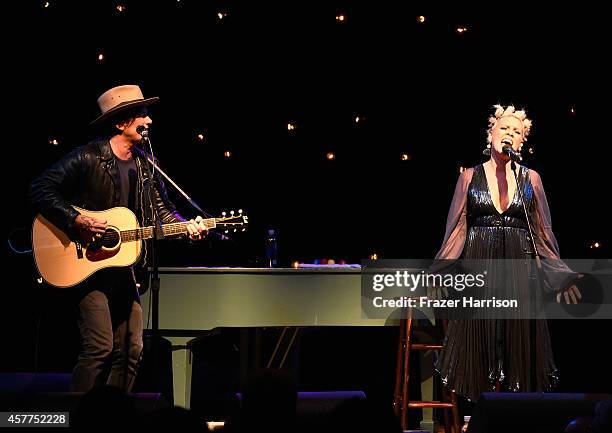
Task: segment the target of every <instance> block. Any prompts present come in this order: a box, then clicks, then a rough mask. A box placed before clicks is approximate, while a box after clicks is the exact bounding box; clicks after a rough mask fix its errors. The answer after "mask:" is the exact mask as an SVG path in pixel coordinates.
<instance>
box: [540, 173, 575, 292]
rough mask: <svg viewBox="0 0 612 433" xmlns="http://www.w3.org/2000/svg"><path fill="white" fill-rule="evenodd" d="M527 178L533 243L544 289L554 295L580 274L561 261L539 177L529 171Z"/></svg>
mask: <svg viewBox="0 0 612 433" xmlns="http://www.w3.org/2000/svg"><path fill="white" fill-rule="evenodd" d="M529 178H530V180H531V185H532V187H533V193H534V205H533V206H532V207H531V209H530V220H531V224H532V229H533V237H534V241H535V244H536V247H537V249H538V253H539V254H540V257H541V259H542V269H543V271H544V280H545V281H544V282H545V287H544V289H545V290H546V291H547V292H553V293H556V292H559V291H561V290H563V289H566V288H567V287H568V286H569V285H571V284H572V283H573V282H575V280H577V279H578V278H580V274H578V273H577V272H574V271H572V270H571V269H570V268H569V267H568V266H567V265H566V264H565V263H564V262H563V261H562V260H561V256H560V254H559V245H558V244H557V239H556V238H555V235H554V233H553V231H552V224H551V219H550V209H549V208H548V201H547V200H546V193H545V192H544V187H543V185H542V179H541V178H540V175H539V174H538V173H537V172H536V171H534V170H529Z"/></svg>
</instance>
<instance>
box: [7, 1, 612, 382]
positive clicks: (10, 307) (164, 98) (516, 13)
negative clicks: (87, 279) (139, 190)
mask: <svg viewBox="0 0 612 433" xmlns="http://www.w3.org/2000/svg"><path fill="white" fill-rule="evenodd" d="M19 3H21V4H20V5H19V7H20V8H21V10H19V11H15V12H11V13H10V14H7V18H9V19H12V20H14V22H15V23H16V24H17V25H16V26H15V30H12V31H11V34H10V35H8V36H7V37H6V38H5V45H6V47H5V49H4V50H3V51H4V53H3V69H4V72H5V73H7V72H8V75H6V74H5V76H7V78H5V80H4V89H3V90H4V100H3V105H4V109H5V113H6V114H5V115H4V121H5V127H4V132H5V140H6V141H5V143H4V149H5V153H4V156H5V162H6V163H5V164H4V168H5V174H4V179H5V181H4V185H5V187H4V191H5V195H4V197H5V198H4V200H5V221H6V222H5V225H4V227H5V236H6V237H7V238H10V239H11V240H12V242H13V243H14V244H15V245H17V246H21V245H22V244H24V243H27V242H24V239H26V240H27V238H28V236H29V227H30V224H31V215H30V210H29V208H28V202H27V188H28V183H29V182H30V181H31V179H32V178H33V177H34V176H35V175H37V174H38V173H40V171H41V170H42V169H43V168H44V167H47V166H48V165H50V164H51V163H52V162H54V161H55V160H57V159H58V158H60V157H61V156H62V155H64V154H65V153H66V152H68V151H69V150H70V149H72V148H74V147H76V146H79V145H82V144H85V143H86V142H87V141H88V140H89V139H90V138H92V137H93V136H94V135H95V131H93V130H91V129H90V128H89V127H88V124H89V122H90V121H91V120H93V119H94V118H95V117H97V115H98V111H97V105H96V99H97V97H98V96H99V95H100V94H101V93H102V92H103V91H105V90H107V89H108V88H110V87H113V86H116V85H120V84H139V85H140V86H141V88H142V89H143V91H144V93H145V97H147V96H159V97H160V101H159V102H158V103H157V104H155V105H153V106H151V109H150V114H151V117H152V118H153V122H154V123H153V126H152V135H151V137H152V142H153V145H154V149H155V152H156V155H157V156H158V157H159V159H160V161H161V164H162V168H164V169H165V170H166V171H167V172H168V173H169V174H170V175H171V176H173V178H174V179H175V180H176V181H177V182H178V183H179V184H180V185H181V186H182V187H183V188H184V189H185V190H186V191H187V192H188V193H189V194H190V195H191V196H192V197H193V198H194V199H195V200H196V201H197V202H198V203H200V204H201V206H203V207H204V208H205V209H206V210H207V211H208V212H210V213H211V214H215V215H216V214H218V213H219V212H221V211H222V210H230V209H238V208H242V209H244V211H245V212H246V213H247V214H248V215H249V218H250V222H251V226H250V227H249V230H248V231H247V232H245V233H244V234H240V235H238V236H236V237H234V238H233V240H232V241H227V242H221V241H217V240H215V239H211V240H208V241H204V242H201V243H198V244H193V245H190V244H188V243H187V242H183V243H181V242H169V243H166V244H165V245H164V249H163V251H162V257H161V261H162V265H179V266H180V265H202V266H212V265H223V266H231V265H246V266H257V265H261V264H262V263H263V256H264V240H265V233H266V229H268V228H275V229H277V230H278V239H279V248H280V250H279V251H280V258H281V263H282V264H285V265H286V264H288V263H290V262H291V261H293V260H300V261H305V262H313V261H314V260H316V259H322V258H333V259H334V260H336V261H339V260H341V259H343V260H346V261H347V262H349V263H358V262H359V261H360V260H361V259H362V258H366V257H368V256H370V255H371V254H373V253H376V254H377V255H378V256H379V257H382V258H427V257H431V256H432V255H433V254H435V252H436V251H437V248H438V247H439V245H440V243H441V241H442V237H443V234H444V224H445V220H446V213H447V210H448V206H449V204H450V199H451V197H452V193H453V189H454V185H455V182H456V179H457V176H458V175H459V169H460V167H461V166H463V167H469V166H473V165H476V164H479V163H481V162H483V161H484V157H483V155H482V153H481V152H482V149H483V148H484V147H485V144H486V142H485V127H486V125H487V118H488V115H489V113H490V112H491V105H492V104H495V103H503V104H509V103H514V104H515V105H516V106H517V107H525V108H526V109H527V112H528V116H529V117H530V118H531V119H533V122H534V126H533V128H532V134H531V137H530V139H529V141H528V142H527V144H526V146H525V150H527V149H529V148H532V149H533V154H530V153H527V157H526V161H525V163H526V165H528V166H529V167H530V168H533V169H535V170H537V171H538V172H539V173H540V174H541V176H542V179H543V182H544V187H545V189H546V192H547V195H548V200H549V204H550V208H551V212H552V217H553V230H554V232H555V233H556V235H557V238H558V241H559V244H560V246H561V253H562V256H563V257H566V258H590V257H610V244H611V242H612V239H611V236H610V232H611V231H610V229H609V224H610V214H609V211H607V210H605V207H606V206H605V205H606V204H607V203H606V202H607V201H608V199H605V197H608V196H609V194H610V193H609V191H608V190H609V186H610V180H609V173H610V167H609V161H610V159H609V157H610V145H611V144H612V143H611V140H610V133H609V131H608V130H609V125H610V115H609V104H608V101H609V90H610V89H609V74H608V69H607V67H604V61H605V60H606V59H605V57H606V56H607V54H605V53H606V52H607V51H606V48H607V44H608V43H607V41H608V40H609V37H610V35H609V33H610V30H609V29H610V27H609V25H606V23H604V22H603V21H604V20H603V16H602V14H601V13H599V12H598V11H596V10H590V9H587V8H586V7H575V8H566V9H555V10H554V11H547V12H546V13H538V12H534V11H531V10H527V8H526V5H525V4H524V3H509V4H508V5H506V6H499V8H495V10H494V9H489V6H487V11H486V13H485V12H484V11H480V12H478V13H474V12H471V11H467V10H461V11H457V10H455V11H453V10H450V9H446V10H444V11H443V12H442V11H439V10H433V9H431V8H429V7H427V6H426V3H425V2H416V3H414V2H411V3H410V5H409V6H406V5H403V6H402V5H400V4H399V3H400V2H381V1H375V2H363V3H362V2H359V3H353V2H282V3H278V4H274V3H262V2H244V3H237V2H218V1H210V2H209V1H206V2H204V1H201V2H197V1H189V0H181V1H180V2H177V1H170V0H167V1H159V2H134V1H127V0H126V1H124V2H112V1H99V2H78V3H77V2H60V1H50V2H49V6H48V7H45V3H46V2H41V1H37V2H29V3H28V2H19ZM118 5H124V6H125V9H124V10H123V11H119V10H118V8H117V6H118ZM219 14H221V16H220V15H219ZM224 14H225V15H224ZM419 14H424V17H425V21H424V22H419V20H418V19H417V17H418V16H419ZM340 15H342V16H344V17H345V18H344V20H343V21H340V19H339V18H337V17H339V16H340ZM458 28H465V29H466V31H463V32H459V31H458V30H457V29H458ZM100 54H102V55H103V59H102V60H100V59H99V55H100ZM356 117H359V121H356ZM288 123H292V124H294V125H295V129H293V130H288ZM198 134H202V135H203V137H204V138H203V140H200V139H199V138H198ZM7 135H8V136H7ZM53 140H57V143H58V144H53ZM226 151H229V152H231V156H230V157H229V158H227V157H225V156H224V152H226ZM328 152H334V154H335V159H334V160H328V159H327V158H326V154H327V153H328ZM404 154H405V155H408V158H407V159H408V160H402V155H404ZM171 197H172V198H173V199H174V201H175V203H176V204H177V206H178V208H179V209H180V210H181V211H182V212H183V213H184V214H185V215H186V216H195V214H194V213H193V212H192V211H191V209H190V208H189V206H188V205H187V204H186V202H185V201H184V200H183V199H182V198H180V197H179V196H178V195H177V194H175V193H174V192H173V191H171ZM596 242H597V243H598V245H599V248H594V245H595V243H596ZM5 263H6V265H7V267H6V269H5V271H4V281H5V283H4V284H3V287H4V292H5V293H4V299H3V300H2V305H3V307H5V309H6V310H7V311H6V313H5V314H3V317H4V318H5V319H7V324H6V325H5V326H4V327H3V328H2V330H3V331H2V333H3V334H2V335H3V343H2V344H3V346H4V347H3V349H2V353H3V356H2V361H1V362H2V365H3V366H2V370H3V371H33V370H34V369H35V368H38V369H39V370H41V371H69V370H70V369H71V368H72V363H73V361H74V356H75V350H76V348H75V342H76V334H75V333H76V330H75V329H74V327H73V324H72V319H71V317H70V315H69V314H68V312H69V309H68V307H67V306H66V305H65V304H64V303H63V302H62V301H61V300H62V295H59V296H49V294H48V293H47V294H46V295H42V294H41V293H39V292H38V291H37V289H36V288H35V284H34V282H33V279H32V277H31V272H30V270H31V269H30V267H31V256H30V255H27V254H23V255H19V254H14V253H12V252H11V251H10V249H9V248H8V247H7V248H5ZM41 311H42V314H43V316H42V317H43V319H42V322H41V323H42V325H41V326H38V329H39V332H41V335H40V337H41V338H40V339H39V341H40V343H39V346H38V353H39V357H38V365H35V364H36V362H35V359H36V356H35V355H36V353H35V352H36V350H37V349H36V347H35V344H34V341H35V340H36V338H35V335H36V332H37V323H38V317H39V312H41ZM551 327H552V332H553V340H554V342H553V343H557V344H555V345H554V347H555V350H556V353H557V359H558V364H559V366H560V367H561V369H562V371H565V372H567V373H566V374H565V376H564V381H562V390H568V391H610V390H611V388H610V387H609V383H606V382H602V380H601V374H603V373H602V372H601V370H600V367H602V366H603V365H604V364H605V363H604V361H603V360H602V356H603V355H602V354H603V351H602V350H603V349H602V345H603V343H604V340H605V339H606V335H607V333H608V332H609V331H610V324H609V323H607V322H594V321H586V320H585V321H573V322H567V323H566V322H556V323H553V324H552V325H551ZM367 341H368V340H361V341H359V342H358V343H357V341H356V344H359V345H361V346H363V345H364V344H368V343H367ZM329 346H330V347H332V346H333V344H330V345H329ZM344 355H345V356H347V357H350V356H351V353H350V352H349V353H346V354H344ZM344 355H343V356H344ZM361 355H362V356H366V355H363V354H361ZM339 356H340V355H339ZM367 356H370V357H372V358H375V357H376V354H375V353H370V354H369V355H367ZM367 356H366V358H367ZM362 359H363V358H362ZM364 362H365V361H364ZM390 364H392V360H391V362H390ZM364 368H365V367H364ZM604 375H605V376H608V375H607V374H604ZM607 380H609V379H607Z"/></svg>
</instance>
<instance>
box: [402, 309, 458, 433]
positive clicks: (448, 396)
mask: <svg viewBox="0 0 612 433" xmlns="http://www.w3.org/2000/svg"><path fill="white" fill-rule="evenodd" d="M412 314H413V312H412V307H407V308H406V318H405V319H402V320H400V325H399V326H400V335H399V343H398V349H397V366H396V370H395V394H394V398H393V409H394V411H395V415H396V416H397V417H399V419H400V423H401V426H402V430H407V429H408V409H424V408H438V409H444V431H445V432H447V433H448V429H449V427H450V428H451V429H450V430H451V432H453V433H460V432H461V430H460V425H459V410H458V408H457V396H456V395H455V393H454V392H452V391H449V390H446V389H443V390H442V395H443V400H442V401H409V398H408V387H409V379H410V351H411V350H440V349H442V345H441V344H413V343H412V341H411V338H412ZM449 411H452V423H451V417H450V414H449Z"/></svg>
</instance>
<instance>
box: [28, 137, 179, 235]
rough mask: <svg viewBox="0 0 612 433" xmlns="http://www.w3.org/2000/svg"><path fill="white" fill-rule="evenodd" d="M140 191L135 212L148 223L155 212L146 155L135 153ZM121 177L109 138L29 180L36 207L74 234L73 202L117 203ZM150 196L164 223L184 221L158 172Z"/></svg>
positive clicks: (100, 206)
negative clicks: (149, 188) (137, 155)
mask: <svg viewBox="0 0 612 433" xmlns="http://www.w3.org/2000/svg"><path fill="white" fill-rule="evenodd" d="M136 166H137V169H138V179H139V185H138V186H139V191H141V193H140V194H139V196H140V197H139V199H138V204H137V206H138V209H137V210H136V215H137V217H138V219H139V221H140V224H143V225H149V224H150V221H151V216H152V210H151V206H150V205H149V198H148V193H147V191H148V190H147V188H148V185H149V171H148V169H147V166H146V163H145V161H144V159H142V158H141V157H136ZM119 188H121V178H120V174H119V168H118V167H117V164H116V163H115V156H114V154H113V152H112V150H111V146H110V141H109V139H108V138H102V139H98V140H94V141H92V142H90V143H88V144H86V145H85V146H82V147H79V148H77V149H75V150H74V151H72V152H71V153H69V154H68V155H66V156H65V157H64V158H63V159H61V160H60V161H58V162H57V163H55V164H54V165H53V166H51V167H50V168H48V169H47V170H45V171H44V172H43V173H42V174H41V175H40V176H39V177H38V178H36V179H34V180H33V181H32V183H31V184H30V201H31V203H32V206H33V208H34V211H35V212H37V213H40V214H42V215H43V216H44V217H45V218H47V219H48V220H49V221H51V222H52V223H53V224H54V225H56V226H57V227H58V228H59V229H61V230H62V231H64V232H65V233H67V234H69V235H73V234H74V233H73V223H74V219H75V218H76V217H77V215H78V214H79V213H78V212H77V211H76V210H75V209H74V208H73V207H72V206H71V205H74V206H79V207H82V208H84V209H88V210H93V211H101V210H106V209H109V208H112V207H115V206H118V202H119V197H120V190H119ZM151 198H152V202H153V203H154V205H155V206H156V207H157V211H158V215H159V218H160V219H161V221H162V223H164V224H165V223H172V222H178V221H184V220H185V219H184V218H183V217H182V216H181V215H180V214H178V213H177V211H176V208H175V207H174V204H173V203H172V202H171V201H170V200H169V199H168V195H167V193H166V189H165V187H164V183H163V181H162V180H161V179H160V178H159V176H157V175H156V176H155V181H154V182H153V188H152V190H151Z"/></svg>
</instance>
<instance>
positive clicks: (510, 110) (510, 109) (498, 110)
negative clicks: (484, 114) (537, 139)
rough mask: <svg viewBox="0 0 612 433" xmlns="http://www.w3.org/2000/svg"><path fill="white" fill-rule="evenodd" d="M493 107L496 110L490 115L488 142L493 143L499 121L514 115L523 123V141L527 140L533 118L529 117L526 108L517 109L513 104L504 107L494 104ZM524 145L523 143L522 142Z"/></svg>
mask: <svg viewBox="0 0 612 433" xmlns="http://www.w3.org/2000/svg"><path fill="white" fill-rule="evenodd" d="M493 108H494V109H495V112H494V113H493V115H492V116H491V117H489V127H488V128H487V143H489V144H491V141H493V136H492V132H493V128H495V125H497V121H498V120H499V119H501V118H502V117H506V116H512V117H516V118H517V119H518V120H520V121H521V122H522V123H523V141H524V142H525V141H527V136H528V135H529V131H530V130H531V120H529V119H527V113H526V112H525V110H524V109H522V110H517V109H515V108H514V106H513V105H508V106H507V107H503V106H501V105H494V106H493ZM521 147H522V144H521Z"/></svg>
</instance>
